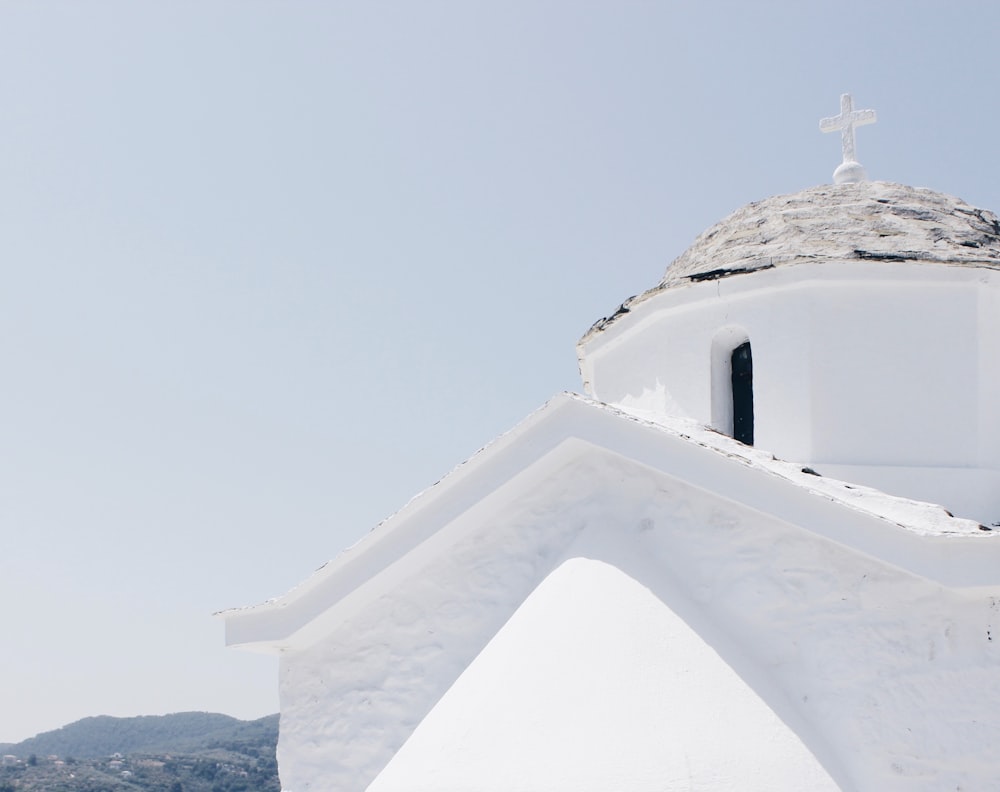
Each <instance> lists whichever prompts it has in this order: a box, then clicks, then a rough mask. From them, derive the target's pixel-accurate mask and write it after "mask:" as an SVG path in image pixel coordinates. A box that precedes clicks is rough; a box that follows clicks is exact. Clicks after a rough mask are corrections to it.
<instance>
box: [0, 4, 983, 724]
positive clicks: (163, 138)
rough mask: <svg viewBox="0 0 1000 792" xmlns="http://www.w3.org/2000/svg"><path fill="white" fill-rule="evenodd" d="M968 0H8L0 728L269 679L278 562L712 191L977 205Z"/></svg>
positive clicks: (2, 198) (407, 488) (539, 357)
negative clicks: (841, 123) (260, 641)
mask: <svg viewBox="0 0 1000 792" xmlns="http://www.w3.org/2000/svg"><path fill="white" fill-rule="evenodd" d="M998 30H1000V4H997V3H995V2H987V1H986V0H984V1H983V2H949V3H947V4H946V3H944V2H934V3H931V2H915V1H913V0H910V1H908V2H901V1H899V2H878V1H877V0H868V2H865V3H862V2H836V3H822V4H820V3H807V2H803V1H802V0H797V2H772V3H746V2H731V3H729V2H727V3H721V2H714V3H713V2H701V3H684V4H682V3H668V2H660V3H656V2H614V3H612V2H580V0H565V1H562V2H551V1H550V2H545V1H544V0H541V1H538V0H535V1H534V2H516V1H515V2H511V0H506V1H505V2H502V3H501V2H496V3H476V2H464V1H463V2H459V1H458V0H455V1H454V2H419V3H417V2H406V3H404V2H396V3H386V2H371V1H365V2H362V1H361V0H347V1H345V2H333V0H330V1H329V2H296V0H287V1H286V2H277V1H276V0H275V2H266V3H265V2H254V1H253V0H240V1H239V2H235V1H233V2H205V1H204V0H199V2H169V3H154V2H131V1H130V2H125V0H122V1H121V2H96V1H95V2H87V3H80V2H76V1H75V0H67V1H66V2H61V3H56V2H45V1H44V0H31V1H30V2H29V1H28V0H24V2H11V1H9V0H5V1H2V2H0V262H2V263H0V272H2V274H3V278H2V282H0V333H2V336H0V367H2V372H3V387H2V388H0V406H2V415H3V420H2V422H0V446H2V449H3V451H2V454H0V525H2V537H3V543H2V545H0V597H2V601H3V602H4V603H5V605H4V608H3V611H2V619H3V629H2V630H0V636H2V645H0V648H2V651H0V680H2V684H0V741H15V740H20V739H22V738H24V737H28V736H30V735H32V734H34V733H36V732H38V731H41V730H47V729H51V728H56V727H58V726H61V725H63V724H65V723H67V722H69V721H72V720H75V719H77V718H80V717H84V716H87V715H97V714H115V715H134V714H154V713H162V712H169V711H177V710H187V709H205V710H216V711H222V712H228V713H230V714H234V715H238V716H241V717H251V716H258V715H263V714H266V713H268V712H273V711H276V710H277V694H276V691H277V668H276V662H275V661H273V660H272V659H270V658H263V657H257V656H253V655H249V654H244V653H239V652H233V651H227V650H225V649H224V648H223V638H222V625H221V623H219V622H217V621H214V620H212V619H211V618H210V614H211V613H212V612H213V611H216V610H219V609H222V608H226V607H231V606H237V605H244V604H250V603H253V602H257V601H260V600H263V599H266V598H268V597H271V596H275V595H277V594H280V593H282V592H283V591H285V590H286V589H288V588H289V587H291V586H292V585H294V584H295V583H297V582H299V581H300V580H301V579H302V578H304V577H305V576H306V575H307V574H308V573H309V572H310V571H312V570H313V569H314V568H315V567H317V566H318V565H319V564H321V563H322V562H324V561H325V560H327V559H328V558H330V557H332V556H334V555H336V554H337V553H338V552H339V551H340V550H341V549H342V548H343V547H345V546H346V545H348V544H350V543H352V542H353V541H355V540H356V539H357V538H359V537H360V536H362V535H363V534H364V533H365V532H366V531H368V530H369V529H370V528H371V527H373V526H374V525H375V524H376V523H377V522H378V521H379V520H381V519H382V518H384V517H385V516H387V515H388V514H390V513H391V512H393V511H395V510H396V509H398V508H399V507H400V506H402V505H403V504H404V503H405V502H406V500H408V499H409V498H410V497H411V496H412V495H414V494H415V493H416V492H418V491H419V490H421V489H423V488H425V487H427V486H429V485H430V484H432V483H433V482H434V481H436V480H437V479H438V478H440V477H441V476H442V475H443V474H444V473H446V472H447V471H448V470H449V469H451V468H452V467H454V466H455V465H456V464H458V463H459V462H461V461H462V460H463V459H465V458H466V457H468V456H469V455H470V454H471V453H473V452H474V451H475V450H476V449H477V448H478V447H480V446H481V445H483V444H485V443H486V442H488V441H489V440H491V439H492V438H493V437H495V436H496V435H497V434H499V433H500V432H502V431H504V430H506V429H508V428H510V427H511V426H512V425H514V424H515V423H516V422H517V421H519V420H520V419H521V418H522V417H523V416H525V415H526V414H527V413H528V412H530V411H531V410H532V409H534V408H535V407H537V406H539V405H540V404H541V403H542V402H544V401H545V400H546V399H547V398H549V397H550V396H551V395H552V394H554V393H556V392H558V391H561V390H566V389H577V388H578V377H577V372H576V358H575V352H574V344H575V342H576V340H577V339H578V338H579V336H580V335H582V334H583V332H584V331H586V329H587V328H588V327H589V325H590V324H591V323H592V322H593V321H594V320H596V319H598V318H600V317H601V316H604V315H606V314H608V313H610V312H612V311H614V309H615V307H616V306H617V305H618V303H620V302H621V301H622V300H623V299H624V298H626V297H628V296H629V295H631V294H634V293H636V292H639V291H642V290H643V289H645V288H647V287H649V286H652V285H653V284H654V283H655V282H656V281H657V280H658V279H659V277H660V276H661V274H662V271H663V270H664V268H665V267H666V265H667V264H668V263H669V262H670V260H671V259H673V258H674V257H675V256H677V255H678V254H680V253H681V252H682V251H683V250H684V248H685V247H686V246H687V245H688V244H689V243H690V242H691V241H692V240H693V239H694V237H695V236H696V235H697V234H698V233H700V232H701V231H702V230H704V228H705V227H706V226H708V225H710V224H711V223H713V222H715V221H717V220H719V219H721V218H722V217H723V216H724V215H726V214H727V213H728V212H730V211H732V210H734V209H736V208H737V207H739V206H740V205H742V204H744V203H746V202H748V201H751V200H754V199H758V198H763V197H766V196H768V195H772V194H775V193H782V192H792V191H795V190H798V189H800V188H803V187H807V186H811V185H814V184H818V183H822V182H826V181H829V180H830V177H831V173H832V172H833V169H834V168H835V167H836V165H837V164H838V163H839V158H840V143H839V139H838V137H837V136H836V135H822V134H820V132H819V130H818V122H819V119H820V118H821V117H823V116H829V115H835V114H836V112H837V111H838V108H839V96H840V93H841V92H843V91H851V92H852V93H853V94H854V97H855V102H856V106H857V107H859V108H868V107H872V108H874V109H875V110H876V111H877V112H878V114H879V122H878V124H876V125H875V126H870V127H864V128H863V129H860V130H859V132H858V155H859V159H860V160H861V161H862V163H864V165H865V166H866V167H867V169H868V172H869V175H870V176H871V177H872V178H880V179H886V180H890V181H900V182H905V183H908V184H913V185H918V186H927V187H932V188H935V189H938V190H941V191H943V192H950V193H954V194H957V195H959V196H961V197H962V198H964V199H966V200H968V201H970V202H971V203H973V204H976V205H979V206H983V207H985V208H990V209H994V210H997V209H1000V178H998V177H1000V146H998V129H1000V105H998V103H997V102H996V101H995V99H994V98H993V95H994V93H995V85H996V82H997V78H998V75H1000V68H998V66H997V63H998V61H997V56H996V34H997V31H998Z"/></svg>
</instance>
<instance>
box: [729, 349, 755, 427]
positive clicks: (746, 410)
mask: <svg viewBox="0 0 1000 792" xmlns="http://www.w3.org/2000/svg"><path fill="white" fill-rule="evenodd" d="M731 360H732V368H733V377H732V382H733V437H734V438H736V439H737V440H739V441H740V442H741V443H746V444H747V445H753V357H752V356H751V354H750V342H749V341H746V342H744V343H742V344H740V345H739V346H738V347H736V349H734V350H733V354H732V358H731Z"/></svg>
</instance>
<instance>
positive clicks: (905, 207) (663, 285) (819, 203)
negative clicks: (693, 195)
mask: <svg viewBox="0 0 1000 792" xmlns="http://www.w3.org/2000/svg"><path fill="white" fill-rule="evenodd" d="M846 260H856V261H857V260H868V261H886V262H900V261H915V262H927V263H940V264H948V265H957V266H966V267H986V268H988V269H1000V219H998V218H997V216H996V215H995V214H993V212H989V211H986V210H984V209H977V208H976V207H974V206H970V205H969V204H967V203H965V201H962V200H961V199H959V198H955V197H953V196H951V195H945V194H944V193H939V192H934V191H933V190H927V189H923V188H920V187H908V186H906V185H902V184H893V183H890V182H860V183H857V184H827V185H821V186H819V187H811V188H809V189H806V190H802V191H801V192H797V193H793V194H791V195H779V196H775V197H773V198H767V199H765V200H763V201H755V202H754V203H750V204H747V205H746V206H744V207H743V208H742V209H739V210H737V211H735V212H733V214H731V215H729V217H727V218H725V219H724V220H722V221H721V222H719V223H717V224H716V225H714V226H712V227H711V228H710V229H708V230H707V231H705V232H704V233H703V234H702V235H701V236H699V237H698V238H697V239H696V240H695V241H694V244H693V245H691V247H690V248H688V249H687V250H686V251H685V252H684V253H683V254H681V255H680V256H679V257H678V258H676V259H675V260H674V261H673V263H671V264H670V266H669V267H667V271H666V273H665V274H664V276H663V279H662V280H661V281H660V282H659V284H657V285H656V286H654V287H653V288H652V289H650V290H649V291H647V292H645V293H643V294H640V295H638V296H637V297H632V298H630V299H628V300H626V301H625V302H624V303H623V304H622V306H621V307H620V308H619V309H618V311H617V312H616V313H615V314H614V315H612V316H610V317H608V318H605V319H601V320H599V321H598V322H596V323H595V324H594V326H593V327H591V328H590V330H589V331H588V332H587V333H586V334H585V335H584V337H583V339H581V341H585V340H587V339H588V338H590V337H591V336H593V335H594V334H595V333H599V332H601V331H602V330H604V329H605V328H606V327H608V326H609V325H611V324H613V323H614V322H616V321H617V320H618V319H620V318H621V317H622V316H623V315H625V314H627V313H629V311H630V310H631V308H632V307H633V306H634V305H635V304H636V303H638V302H641V301H643V300H646V299H648V298H650V297H652V296H654V295H655V294H658V293H659V292H662V291H664V290H665V289H673V288H677V287H681V286H685V285H687V284H690V283H694V282H697V281H703V280H716V279H719V278H726V277H730V276H733V275H741V274H745V273H749V272H755V271H757V270H764V269H771V268H773V267H780V266H789V265H793V264H804V263H809V262H829V261H846Z"/></svg>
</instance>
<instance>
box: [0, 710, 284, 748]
mask: <svg viewBox="0 0 1000 792" xmlns="http://www.w3.org/2000/svg"><path fill="white" fill-rule="evenodd" d="M277 739H278V716H277V715H268V716H267V717H264V718H260V719H259V720H255V721H241V720H237V719H236V718H231V717H229V716H228V715H218V714H214V713H210V712H179V713H175V714H173V715H144V716H141V717H137V718H113V717H111V716H109V715H100V716H98V717H95V718H84V719H83V720H80V721H76V722H75V723H71V724H69V725H68V726H63V727H62V728H61V729H56V730H55V731H50V732H43V733H42V734H39V735H37V736H35V737H31V738H30V739H27V740H24V741H23V742H20V743H14V744H10V743H8V744H0V753H3V754H14V755H17V756H29V755H31V754H36V755H38V756H48V755H50V754H55V755H57V756H61V757H66V756H71V757H74V758H76V759H96V758H100V757H107V756H110V755H111V754H114V753H120V754H123V755H124V754H139V753H141V754H171V753H178V754H198V753H204V752H207V751H211V750H213V749H217V748H227V749H231V750H234V749H235V750H238V746H241V745H269V746H270V747H271V750H272V751H273V749H274V745H275V744H276V742H277Z"/></svg>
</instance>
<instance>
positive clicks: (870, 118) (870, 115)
mask: <svg viewBox="0 0 1000 792" xmlns="http://www.w3.org/2000/svg"><path fill="white" fill-rule="evenodd" d="M874 123H875V111H874V110H855V109H854V102H853V100H852V99H851V95H850V94H841V95H840V115H838V116H833V118H824V119H823V120H822V121H820V122H819V128H820V130H821V131H822V132H836V131H837V130H838V129H839V130H840V142H841V145H842V146H843V149H844V162H845V163H847V162H857V161H858V158H857V156H855V153H854V127H857V126H864V125H865V124H874Z"/></svg>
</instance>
